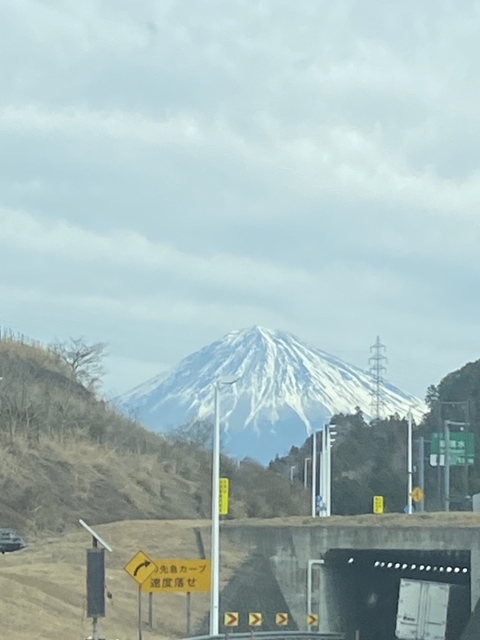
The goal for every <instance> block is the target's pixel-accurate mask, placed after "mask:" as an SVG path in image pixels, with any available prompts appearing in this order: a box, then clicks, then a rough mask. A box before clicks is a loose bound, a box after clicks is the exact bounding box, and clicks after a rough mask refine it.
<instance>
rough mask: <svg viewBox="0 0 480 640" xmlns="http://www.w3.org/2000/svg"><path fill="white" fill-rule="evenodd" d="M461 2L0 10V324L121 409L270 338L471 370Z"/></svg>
mask: <svg viewBox="0 0 480 640" xmlns="http://www.w3.org/2000/svg"><path fill="white" fill-rule="evenodd" d="M479 57H480V3H479V2H474V1H472V0H436V1H435V2H418V0H415V1H413V0H402V2H384V1H381V0H335V1H333V0H135V2H132V0H81V1H80V2H79V1H78V0H14V1H13V0H0V80H1V90H0V261H1V274H2V278H1V285H0V300H1V306H0V308H1V314H0V324H1V325H2V326H3V327H10V328H12V329H14V330H16V331H19V332H23V333H25V334H27V335H29V336H31V337H32V338H36V339H39V340H41V341H44V342H51V341H53V340H55V339H65V338H67V337H69V336H74V337H77V336H85V339H86V340H87V341H88V342H97V341H102V342H106V343H108V352H109V356H108V360H107V367H108V370H109V373H108V375H107V377H106V380H105V390H106V392H107V393H109V394H115V393H119V392H122V391H125V390H127V389H129V388H131V387H132V386H134V385H136V384H138V383H140V382H143V381H144V380H146V379H147V378H149V377H151V376H152V375H154V374H156V373H158V372H159V371H161V370H163V369H165V368H166V367H169V366H172V365H175V364H176V363H177V362H178V361H179V360H180V359H181V358H182V357H184V356H186V355H187V354H189V353H190V352H192V351H193V350H195V349H197V348H200V347H201V346H203V345H204V344H206V343H208V342H211V341H213V340H215V339H217V338H220V337H221V336H222V335H223V334H225V333H227V332H228V331H230V330H232V329H236V328H242V327H247V326H250V325H253V324H260V325H263V326H267V327H270V328H277V329H286V330H288V331H291V332H293V333H295V334H296V335H298V336H299V337H300V338H303V339H305V340H307V341H309V342H311V343H313V344H315V345H316V346H318V347H320V348H322V349H324V350H326V351H329V352H331V353H333V354H335V355H337V356H339V357H341V358H343V359H345V360H347V361H349V362H352V363H353V364H356V365H359V366H360V367H362V368H365V367H366V366H367V359H368V355H369V354H368V351H369V346H370V345H371V344H373V343H374V341H375V338H376V336H377V335H380V336H381V339H382V341H383V342H384V344H386V346H387V352H388V353H387V355H388V357H389V364H388V372H387V377H388V379H389V380H390V381H391V382H393V383H394V384H397V385H399V386H401V387H402V388H403V389H404V390H406V391H410V392H413V393H415V394H417V395H419V396H421V397H423V396H424V395H425V389H426V387H427V385H428V384H430V383H437V382H438V381H439V380H440V379H441V378H442V377H443V376H444V375H445V374H446V373H448V372H449V371H451V370H452V369H454V368H457V367H459V366H461V365H462V364H464V363H465V362H466V361H471V360H476V359H477V358H479V357H480V323H479V318H480V295H479V273H480V259H479V253H480V252H479V247H480V227H479V219H480V209H479V203H480V172H479V165H480V162H479V158H480V153H479V152H480V124H479V123H480V118H479V111H480V83H479V80H478V60H479Z"/></svg>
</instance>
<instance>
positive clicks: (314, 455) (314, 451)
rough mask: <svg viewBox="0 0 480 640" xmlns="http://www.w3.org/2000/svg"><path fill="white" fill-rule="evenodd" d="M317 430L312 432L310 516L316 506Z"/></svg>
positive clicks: (313, 515)
mask: <svg viewBox="0 0 480 640" xmlns="http://www.w3.org/2000/svg"><path fill="white" fill-rule="evenodd" d="M316 500H317V432H316V430H315V429H314V430H313V433H312V518H315V515H316V507H317V502H316Z"/></svg>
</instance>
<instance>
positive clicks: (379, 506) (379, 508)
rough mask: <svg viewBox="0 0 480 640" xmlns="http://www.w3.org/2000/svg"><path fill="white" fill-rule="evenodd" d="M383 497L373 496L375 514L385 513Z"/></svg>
mask: <svg viewBox="0 0 480 640" xmlns="http://www.w3.org/2000/svg"><path fill="white" fill-rule="evenodd" d="M383 506H384V505H383V496H373V513H383Z"/></svg>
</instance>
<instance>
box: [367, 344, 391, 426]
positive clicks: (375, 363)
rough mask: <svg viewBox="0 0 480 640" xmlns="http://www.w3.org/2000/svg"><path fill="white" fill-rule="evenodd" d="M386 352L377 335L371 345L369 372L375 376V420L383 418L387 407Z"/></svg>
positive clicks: (373, 411) (373, 394) (373, 403)
mask: <svg viewBox="0 0 480 640" xmlns="http://www.w3.org/2000/svg"><path fill="white" fill-rule="evenodd" d="M385 352H386V347H385V345H384V344H382V343H381V341H380V336H377V340H376V342H375V344H374V345H372V346H371V347H370V353H371V354H372V355H371V356H370V358H369V359H368V363H369V365H370V370H369V372H370V375H371V376H372V378H373V390H372V404H371V413H372V418H374V419H375V420H380V419H381V418H382V416H383V412H384V409H385V373H386V371H387V368H386V367H385V364H386V363H387V362H388V360H387V357H386V356H385Z"/></svg>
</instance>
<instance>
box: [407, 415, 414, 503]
mask: <svg viewBox="0 0 480 640" xmlns="http://www.w3.org/2000/svg"><path fill="white" fill-rule="evenodd" d="M412 489H413V439H412V410H411V409H410V411H409V412H408V435H407V513H408V514H409V515H411V513H412V512H413V504H412Z"/></svg>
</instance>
